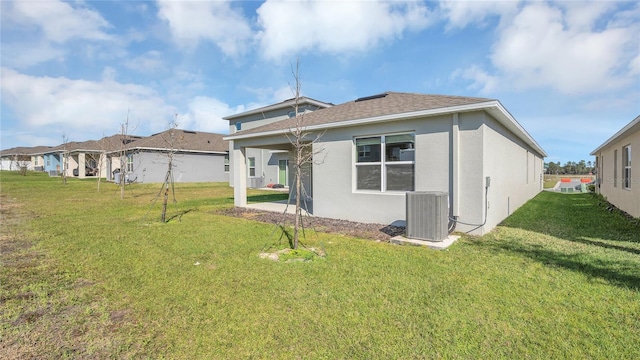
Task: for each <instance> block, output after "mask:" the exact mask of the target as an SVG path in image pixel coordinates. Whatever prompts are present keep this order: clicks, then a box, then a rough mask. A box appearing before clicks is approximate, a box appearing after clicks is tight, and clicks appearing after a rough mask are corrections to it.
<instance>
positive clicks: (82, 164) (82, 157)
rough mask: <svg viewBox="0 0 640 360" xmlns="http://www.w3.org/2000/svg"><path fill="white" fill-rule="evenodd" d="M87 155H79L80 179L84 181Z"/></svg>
mask: <svg viewBox="0 0 640 360" xmlns="http://www.w3.org/2000/svg"><path fill="white" fill-rule="evenodd" d="M85 161H86V160H85V153H83V152H81V153H79V154H78V178H80V179H84V178H85V175H86V174H85V173H84V168H85Z"/></svg>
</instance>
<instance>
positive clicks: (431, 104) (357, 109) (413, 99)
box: [225, 92, 547, 156]
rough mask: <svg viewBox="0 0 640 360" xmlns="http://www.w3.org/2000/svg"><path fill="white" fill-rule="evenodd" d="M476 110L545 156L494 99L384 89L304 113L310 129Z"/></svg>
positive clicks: (269, 128)
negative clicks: (486, 113) (481, 111)
mask: <svg viewBox="0 0 640 360" xmlns="http://www.w3.org/2000/svg"><path fill="white" fill-rule="evenodd" d="M477 110H484V111H486V112H488V113H489V114H491V115H492V116H493V117H494V118H496V119H497V120H498V121H499V122H500V123H501V124H502V125H504V126H505V127H506V128H507V129H509V130H510V131H511V132H513V133H514V134H516V135H517V136H518V137H520V138H521V139H522V140H523V141H525V142H526V143H527V144H529V145H530V146H531V147H532V148H533V149H535V150H536V151H538V152H539V153H540V155H542V156H547V154H546V152H545V151H544V150H543V149H542V148H541V147H540V145H538V143H537V142H536V141H535V140H534V139H533V138H532V137H531V136H530V135H529V134H528V133H527V131H526V130H524V128H523V127H522V126H521V125H520V124H519V123H518V122H517V121H516V120H515V118H513V116H512V115H511V114H510V113H509V112H508V111H507V110H506V109H505V108H504V107H503V106H502V104H501V103H500V102H499V101H498V100H495V99H487V98H477V97H466V96H449V95H426V94H414V93H399V92H385V93H382V94H378V95H373V96H367V97H362V98H359V99H356V100H353V101H349V102H346V103H343V104H339V105H335V106H332V107H328V108H325V109H321V110H317V111H313V112H311V113H305V114H304V115H303V116H304V128H305V130H307V131H313V130H323V129H328V128H336V127H346V126H354V125H364V124H370V123H375V122H385V121H394V120H401V119H408V118H417V117H424V116H432V115H440V114H449V113H455V112H465V111H477ZM295 124H296V118H295V117H293V118H289V119H284V120H281V121H277V122H273V123H270V124H266V125H263V126H259V127H255V128H252V129H247V130H242V131H238V132H236V133H235V134H232V135H229V136H227V137H225V139H227V140H234V139H243V138H253V137H260V136H270V135H278V134H285V133H288V132H290V131H291V129H293V128H295V126H296V125H295Z"/></svg>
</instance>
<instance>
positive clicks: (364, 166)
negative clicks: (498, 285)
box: [225, 92, 546, 235]
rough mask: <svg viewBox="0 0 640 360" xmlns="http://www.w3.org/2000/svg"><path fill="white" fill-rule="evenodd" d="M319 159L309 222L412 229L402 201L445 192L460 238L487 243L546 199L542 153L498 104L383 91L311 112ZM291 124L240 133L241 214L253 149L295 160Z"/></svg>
mask: <svg viewBox="0 0 640 360" xmlns="http://www.w3.org/2000/svg"><path fill="white" fill-rule="evenodd" d="M303 122H304V126H305V128H306V131H308V132H309V133H311V135H310V137H309V139H312V138H314V136H316V135H318V134H321V137H320V139H319V140H318V141H317V142H316V143H315V144H314V145H313V151H314V153H315V152H320V153H319V155H318V156H316V159H314V160H317V162H314V163H313V164H312V165H311V166H310V172H309V174H308V176H309V177H310V180H309V184H308V185H306V186H305V188H306V190H307V193H308V194H309V195H310V196H311V197H312V198H313V206H312V207H313V215H314V216H319V217H327V218H335V219H345V220H351V221H358V222H365V223H381V224H391V223H394V222H396V221H398V220H400V221H404V220H406V201H405V200H406V193H407V192H412V191H444V192H447V193H448V198H449V204H450V206H449V214H450V216H451V218H454V219H456V220H457V225H456V229H457V230H458V231H465V232H470V233H472V234H477V235H482V234H484V233H486V232H488V231H490V230H491V229H493V228H494V227H495V226H496V225H497V224H498V223H500V222H501V221H502V220H503V219H505V218H506V217H507V216H509V215H510V214H511V213H512V212H513V211H514V210H515V209H517V208H518V207H520V206H521V205H523V204H524V203H525V202H526V201H527V200H529V199H531V198H532V197H534V196H535V195H536V194H538V193H539V192H540V191H542V173H543V164H544V162H543V158H544V157H545V156H546V153H545V152H544V150H543V149H542V148H541V147H540V146H539V145H538V144H537V143H536V141H535V140H534V139H533V138H532V137H531V136H530V135H529V134H528V133H527V132H526V131H525V130H524V128H522V126H521V125H520V124H518V122H517V121H516V120H515V119H514V118H513V116H512V115H511V114H510V113H509V112H508V111H507V110H506V109H505V108H504V107H503V106H502V104H501V103H500V102H499V101H498V100H493V99H484V98H471V97H460V96H441V95H422V94H409V93H396V92H387V93H384V94H379V95H374V96H368V97H363V98H360V99H357V100H355V101H350V102H347V103H344V104H340V105H335V106H332V107H327V108H325V109H321V110H317V111H314V112H310V113H306V114H304V117H303ZM294 124H295V119H294V118H290V119H284V120H281V121H277V122H271V123H268V124H264V125H262V126H259V127H255V128H249V129H246V128H243V129H241V130H240V131H238V132H236V133H234V134H230V135H229V136H227V137H225V139H227V140H229V141H230V142H231V141H232V142H233V149H232V152H233V153H232V158H233V164H232V165H233V172H234V174H233V182H234V202H235V205H236V206H240V207H242V206H246V204H247V195H246V185H247V172H248V170H249V168H248V157H247V154H248V153H249V150H248V149H252V148H266V149H270V150H284V151H290V150H291V145H290V142H289V140H288V138H287V137H286V134H288V133H290V129H291V128H293V127H294V126H295V125H294Z"/></svg>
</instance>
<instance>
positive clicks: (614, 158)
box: [613, 149, 624, 188]
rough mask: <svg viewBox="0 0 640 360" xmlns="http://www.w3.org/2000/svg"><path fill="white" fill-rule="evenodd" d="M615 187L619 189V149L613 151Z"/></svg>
mask: <svg viewBox="0 0 640 360" xmlns="http://www.w3.org/2000/svg"><path fill="white" fill-rule="evenodd" d="M622 172H623V173H624V170H623V171H622ZM613 187H614V188H617V187H618V149H614V150H613Z"/></svg>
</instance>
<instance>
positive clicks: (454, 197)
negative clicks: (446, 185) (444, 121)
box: [449, 113, 460, 233]
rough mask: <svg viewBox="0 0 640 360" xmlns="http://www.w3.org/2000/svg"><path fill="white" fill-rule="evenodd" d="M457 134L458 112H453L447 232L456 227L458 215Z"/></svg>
mask: <svg viewBox="0 0 640 360" xmlns="http://www.w3.org/2000/svg"><path fill="white" fill-rule="evenodd" d="M459 135H460V127H459V125H458V113H454V114H453V119H452V121H451V159H452V161H451V162H452V164H451V177H452V186H451V187H452V189H451V190H452V194H450V196H451V219H450V221H449V232H450V233H451V232H453V231H454V230H455V229H456V222H457V220H458V216H459V206H460V205H459V199H460V197H459V196H458V192H459V190H460V182H459V174H460V171H459V163H460V161H459V160H460V158H459V156H460V152H459V140H460V139H459Z"/></svg>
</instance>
